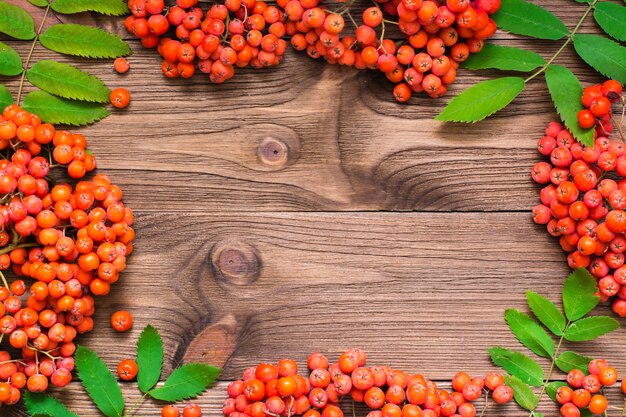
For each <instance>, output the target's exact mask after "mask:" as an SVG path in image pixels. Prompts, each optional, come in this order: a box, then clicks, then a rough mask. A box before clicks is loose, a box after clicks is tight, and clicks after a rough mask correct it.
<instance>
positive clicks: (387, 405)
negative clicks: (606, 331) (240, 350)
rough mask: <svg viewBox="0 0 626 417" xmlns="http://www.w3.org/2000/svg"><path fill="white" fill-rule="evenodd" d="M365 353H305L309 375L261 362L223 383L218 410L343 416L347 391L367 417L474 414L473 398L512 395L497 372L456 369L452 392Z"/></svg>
mask: <svg viewBox="0 0 626 417" xmlns="http://www.w3.org/2000/svg"><path fill="white" fill-rule="evenodd" d="M365 359H366V357H365V353H364V352H363V351H362V350H360V349H354V348H353V349H349V350H348V351H346V352H345V353H343V354H342V355H341V356H340V357H339V359H338V361H337V362H336V363H333V364H329V361H328V359H327V358H326V357H325V356H324V355H322V354H321V353H313V354H312V355H311V356H309V358H308V361H307V365H308V368H309V371H310V374H309V377H308V378H307V377H305V376H302V375H299V374H298V366H297V364H296V362H295V361H293V360H290V359H282V360H281V361H279V362H278V364H276V365H273V364H268V363H262V364H260V365H259V366H257V367H256V368H248V369H246V370H245V371H244V373H243V379H241V380H238V381H235V382H232V383H231V384H230V385H229V386H228V395H229V398H228V399H227V400H226V401H225V403H224V407H223V409H222V411H223V413H224V416H226V417H278V416H282V417H291V416H295V415H303V416H304V417H343V411H342V410H341V408H340V407H339V403H340V402H341V399H342V398H344V397H346V396H349V398H352V400H354V401H355V402H359V403H365V405H366V406H367V407H369V408H370V409H372V411H370V413H369V414H368V417H422V416H424V417H437V416H462V417H474V416H475V415H476V408H475V406H474V405H473V402H474V401H476V400H477V399H479V398H480V397H481V396H482V394H483V391H484V390H492V397H493V399H494V401H495V402H496V403H499V404H503V403H506V402H508V401H510V400H511V399H512V398H513V390H512V388H510V387H508V386H506V385H504V378H503V377H502V375H500V374H495V373H491V374H488V375H487V376H486V377H485V378H470V376H469V375H468V374H466V373H464V372H459V373H458V374H456V375H455V376H454V379H453V380H452V388H453V390H452V392H449V391H446V390H443V389H438V387H437V385H436V384H435V383H434V382H433V381H430V380H428V379H426V378H424V377H423V376H422V375H417V374H416V375H409V374H407V373H405V372H403V371H399V370H394V369H391V368H389V367H382V366H372V367H365Z"/></svg>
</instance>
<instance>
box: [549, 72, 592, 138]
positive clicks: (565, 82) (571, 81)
mask: <svg viewBox="0 0 626 417" xmlns="http://www.w3.org/2000/svg"><path fill="white" fill-rule="evenodd" d="M546 83H547V84H548V90H549V91H550V96H552V101H553V102H554V106H555V107H556V111H557V112H558V113H559V115H560V116H561V120H563V122H564V123H565V126H566V127H567V128H568V129H569V131H570V132H572V134H573V135H574V137H575V138H576V140H578V141H579V142H580V143H582V144H583V145H587V146H593V144H594V138H593V133H594V128H590V129H583V128H581V127H580V126H579V125H578V112H579V111H580V110H582V109H583V105H582V104H581V102H580V97H581V96H582V95H583V87H582V85H581V84H580V81H578V79H577V78H576V76H575V75H574V74H573V73H572V72H571V71H570V70H569V69H567V68H566V67H563V66H560V65H550V66H549V67H548V69H547V70H546Z"/></svg>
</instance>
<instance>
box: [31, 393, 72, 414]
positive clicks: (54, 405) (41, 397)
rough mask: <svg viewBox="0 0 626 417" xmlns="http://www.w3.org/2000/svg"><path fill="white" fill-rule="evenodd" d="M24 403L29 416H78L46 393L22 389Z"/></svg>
mask: <svg viewBox="0 0 626 417" xmlns="http://www.w3.org/2000/svg"><path fill="white" fill-rule="evenodd" d="M24 404H25V405H26V410H27V411H28V415H30V416H31V417H78V415H76V414H74V413H72V412H71V411H70V410H68V409H67V408H66V407H65V406H64V405H63V404H62V403H61V402H60V401H59V400H57V399H55V398H52V397H50V396H48V395H46V394H41V393H34V392H30V391H28V390H26V391H24Z"/></svg>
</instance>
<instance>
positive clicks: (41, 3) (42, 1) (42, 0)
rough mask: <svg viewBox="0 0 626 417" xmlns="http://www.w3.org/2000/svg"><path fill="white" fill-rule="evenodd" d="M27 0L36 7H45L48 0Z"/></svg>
mask: <svg viewBox="0 0 626 417" xmlns="http://www.w3.org/2000/svg"><path fill="white" fill-rule="evenodd" d="M28 2H29V3H30V4H32V5H33V6H37V7H46V6H47V5H48V0H28Z"/></svg>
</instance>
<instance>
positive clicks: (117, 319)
mask: <svg viewBox="0 0 626 417" xmlns="http://www.w3.org/2000/svg"><path fill="white" fill-rule="evenodd" d="M111 326H112V327H113V328H114V329H115V330H116V331H118V332H125V331H128V330H130V328H131V327H132V326H133V316H132V315H131V314H130V313H129V312H128V311H124V310H120V311H116V312H115V313H113V315H112V316H111Z"/></svg>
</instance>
